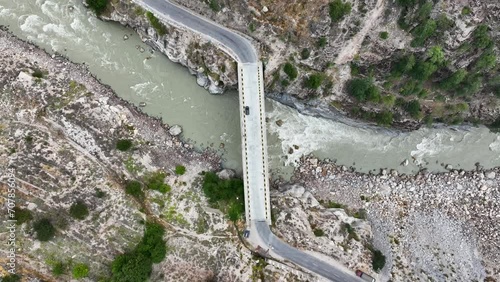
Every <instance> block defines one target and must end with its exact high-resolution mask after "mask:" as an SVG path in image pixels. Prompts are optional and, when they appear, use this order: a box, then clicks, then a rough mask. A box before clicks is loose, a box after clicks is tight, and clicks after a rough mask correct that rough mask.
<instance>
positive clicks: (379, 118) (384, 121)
mask: <svg viewBox="0 0 500 282" xmlns="http://www.w3.org/2000/svg"><path fill="white" fill-rule="evenodd" d="M375 120H376V122H377V123H378V124H379V125H391V124H392V121H393V114H392V112H390V111H381V112H379V113H377V114H376V116H375Z"/></svg>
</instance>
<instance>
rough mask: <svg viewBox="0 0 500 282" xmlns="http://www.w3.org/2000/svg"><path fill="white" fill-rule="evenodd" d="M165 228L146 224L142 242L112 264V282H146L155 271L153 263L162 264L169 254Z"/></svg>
mask: <svg viewBox="0 0 500 282" xmlns="http://www.w3.org/2000/svg"><path fill="white" fill-rule="evenodd" d="M164 233H165V230H164V229H163V226H161V225H159V224H157V223H150V222H147V223H146V230H145V231H144V236H143V237H142V240H141V242H139V244H138V245H137V246H136V247H135V249H134V250H133V251H131V252H127V253H125V254H123V255H119V256H117V257H116V258H115V259H114V260H113V262H112V264H111V273H112V277H111V281H112V282H121V281H131V282H136V281H137V282H142V281H146V280H147V279H148V277H149V275H150V274H151V271H152V269H153V263H159V262H161V261H162V260H163V259H164V258H165V256H166V253H167V248H166V245H165V241H164V240H163V235H164Z"/></svg>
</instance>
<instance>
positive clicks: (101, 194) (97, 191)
mask: <svg viewBox="0 0 500 282" xmlns="http://www.w3.org/2000/svg"><path fill="white" fill-rule="evenodd" d="M94 190H95V194H94V195H95V196H96V197H97V198H104V197H106V192H104V191H102V190H101V189H99V188H95V189H94Z"/></svg>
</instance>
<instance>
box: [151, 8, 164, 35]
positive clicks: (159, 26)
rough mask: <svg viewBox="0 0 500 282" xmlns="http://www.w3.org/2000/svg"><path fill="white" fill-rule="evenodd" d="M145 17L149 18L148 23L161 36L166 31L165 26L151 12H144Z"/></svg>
mask: <svg viewBox="0 0 500 282" xmlns="http://www.w3.org/2000/svg"><path fill="white" fill-rule="evenodd" d="M146 17H147V18H148V20H149V23H151V26H152V27H153V28H154V29H155V30H156V32H157V33H158V35H160V36H163V35H165V34H167V33H168V30H167V27H166V26H165V25H164V24H163V23H162V22H160V20H159V19H158V18H157V17H155V15H154V14H153V13H151V12H147V13H146Z"/></svg>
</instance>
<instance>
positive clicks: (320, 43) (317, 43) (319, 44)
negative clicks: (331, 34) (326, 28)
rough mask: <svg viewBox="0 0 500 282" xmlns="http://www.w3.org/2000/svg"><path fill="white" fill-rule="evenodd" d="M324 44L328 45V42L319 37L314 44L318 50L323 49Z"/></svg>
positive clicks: (324, 38)
mask: <svg viewBox="0 0 500 282" xmlns="http://www.w3.org/2000/svg"><path fill="white" fill-rule="evenodd" d="M326 44H328V40H327V39H326V37H324V36H322V37H320V38H319V39H318V41H317V42H316V46H318V48H323V47H325V46H326Z"/></svg>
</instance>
